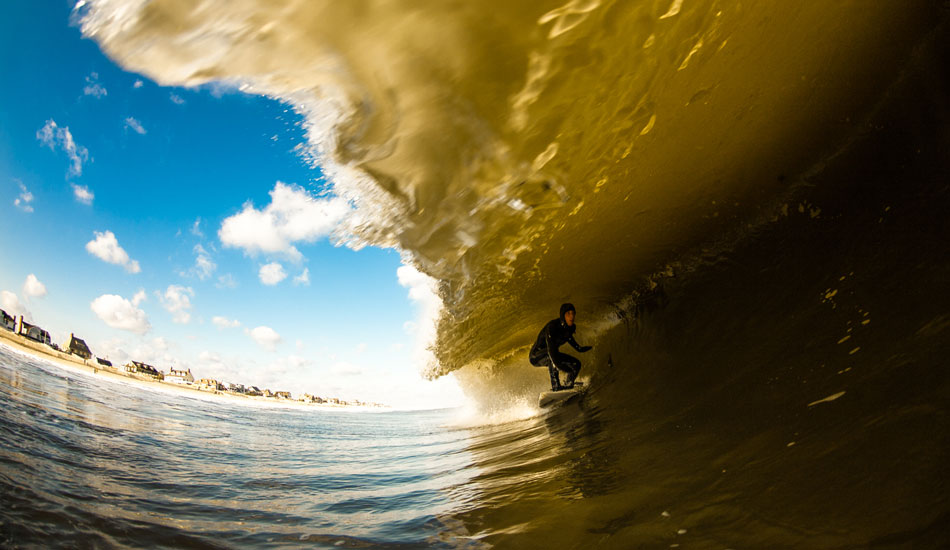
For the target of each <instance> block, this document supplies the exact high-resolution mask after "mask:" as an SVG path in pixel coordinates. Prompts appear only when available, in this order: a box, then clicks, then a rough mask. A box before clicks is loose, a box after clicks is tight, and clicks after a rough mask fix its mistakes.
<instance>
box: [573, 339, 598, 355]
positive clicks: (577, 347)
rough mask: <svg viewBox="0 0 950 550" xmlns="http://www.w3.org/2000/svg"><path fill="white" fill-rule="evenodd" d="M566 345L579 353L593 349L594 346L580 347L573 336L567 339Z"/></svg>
mask: <svg viewBox="0 0 950 550" xmlns="http://www.w3.org/2000/svg"><path fill="white" fill-rule="evenodd" d="M567 343H568V344H570V345H571V347H572V348H574V349H576V350H577V351H579V352H581V353H584V352H585V351H590V350H592V349H594V346H582V345H580V344H578V343H577V340H575V339H574V337H573V336H571V337H570V338H568V339H567Z"/></svg>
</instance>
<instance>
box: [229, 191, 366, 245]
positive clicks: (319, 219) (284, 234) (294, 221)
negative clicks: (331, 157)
mask: <svg viewBox="0 0 950 550" xmlns="http://www.w3.org/2000/svg"><path fill="white" fill-rule="evenodd" d="M270 197H271V203H270V204H269V205H267V206H266V207H264V208H263V209H261V210H257V209H256V208H254V205H253V204H251V203H250V202H247V203H245V204H244V209H243V210H242V211H241V212H239V213H237V214H235V215H233V216H231V217H229V218H227V219H225V220H224V222H222V223H221V229H220V230H219V231H218V237H219V238H220V239H221V242H222V243H224V245H225V246H229V247H234V248H242V249H244V251H245V252H246V253H248V254H257V253H259V252H264V253H271V254H276V253H279V254H284V255H286V256H287V257H288V258H290V259H292V260H295V261H299V260H300V259H301V257H302V256H301V254H300V251H299V250H297V248H296V247H294V244H293V243H295V242H300V241H303V242H313V241H315V240H317V239H318V238H320V237H325V236H327V235H329V234H330V233H332V232H333V230H334V229H335V228H336V227H337V225H338V224H339V223H340V221H342V219H343V217H344V216H345V215H346V214H347V213H348V212H349V211H350V206H349V204H348V203H347V202H346V201H345V200H344V199H341V198H339V197H333V198H319V199H318V198H315V197H313V196H312V195H311V194H310V193H309V192H307V191H306V190H305V189H303V188H302V187H298V186H296V185H286V184H284V183H281V182H277V184H276V185H275V186H274V189H273V190H272V191H271V192H270Z"/></svg>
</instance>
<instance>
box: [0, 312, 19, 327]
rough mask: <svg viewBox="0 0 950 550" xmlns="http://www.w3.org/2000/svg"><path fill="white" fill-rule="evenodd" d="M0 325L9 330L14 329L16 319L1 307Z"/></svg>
mask: <svg viewBox="0 0 950 550" xmlns="http://www.w3.org/2000/svg"><path fill="white" fill-rule="evenodd" d="M0 327H3V328H5V329H7V330H9V331H10V332H13V331H14V330H16V319H15V318H14V317H13V316H12V315H10V314H9V313H7V312H6V311H3V310H2V309H0Z"/></svg>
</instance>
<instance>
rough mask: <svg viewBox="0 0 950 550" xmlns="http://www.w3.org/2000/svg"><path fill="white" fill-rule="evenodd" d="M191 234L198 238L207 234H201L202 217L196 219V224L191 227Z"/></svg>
mask: <svg viewBox="0 0 950 550" xmlns="http://www.w3.org/2000/svg"><path fill="white" fill-rule="evenodd" d="M191 234H192V235H194V236H196V237H202V238H203V237H204V236H205V234H204V233H202V232H201V217H200V216H199V217H198V218H197V219H195V223H194V224H192V226H191Z"/></svg>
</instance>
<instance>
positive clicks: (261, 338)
mask: <svg viewBox="0 0 950 550" xmlns="http://www.w3.org/2000/svg"><path fill="white" fill-rule="evenodd" d="M244 332H245V333H246V334H247V335H248V336H250V337H251V338H252V339H253V340H254V341H255V342H257V343H258V345H260V346H261V347H262V348H264V349H266V350H267V351H275V350H276V349H277V344H279V343H280V342H281V337H280V334H277V331H275V330H274V329H272V328H270V327H265V326H260V327H256V328H253V329H244Z"/></svg>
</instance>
